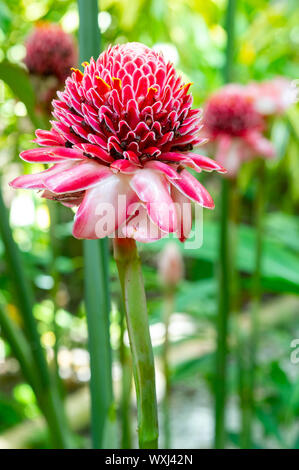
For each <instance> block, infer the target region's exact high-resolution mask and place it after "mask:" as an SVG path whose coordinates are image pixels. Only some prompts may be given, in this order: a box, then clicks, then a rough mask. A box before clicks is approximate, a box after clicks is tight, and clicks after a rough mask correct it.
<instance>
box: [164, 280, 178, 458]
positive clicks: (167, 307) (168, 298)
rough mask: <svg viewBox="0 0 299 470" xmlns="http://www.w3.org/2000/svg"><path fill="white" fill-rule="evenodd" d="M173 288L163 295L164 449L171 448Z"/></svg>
mask: <svg viewBox="0 0 299 470" xmlns="http://www.w3.org/2000/svg"><path fill="white" fill-rule="evenodd" d="M174 297H175V288H173V287H172V286H171V287H169V289H167V291H166V292H165V297H164V326H165V339H164V347H163V368H164V377H165V395H164V401H163V414H164V416H163V418H164V423H163V424H164V449H170V448H171V431H170V409H171V408H170V399H171V381H170V370H169V321H170V317H171V314H172V313H173V311H174Z"/></svg>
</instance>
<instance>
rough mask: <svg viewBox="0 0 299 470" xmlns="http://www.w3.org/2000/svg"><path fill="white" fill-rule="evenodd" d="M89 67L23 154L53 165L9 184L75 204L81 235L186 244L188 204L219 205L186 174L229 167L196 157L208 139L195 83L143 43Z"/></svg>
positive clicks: (74, 78) (113, 50)
mask: <svg viewBox="0 0 299 470" xmlns="http://www.w3.org/2000/svg"><path fill="white" fill-rule="evenodd" d="M84 65H85V69H84V73H82V72H80V71H79V70H74V71H73V73H72V75H71V77H68V78H67V80H66V86H65V89H64V91H63V92H58V93H57V94H58V97H59V99H58V100H54V101H53V106H54V112H53V115H54V117H55V119H56V120H54V121H52V122H51V124H52V128H51V130H50V131H42V130H38V131H36V139H35V141H36V142H37V143H38V144H39V145H40V146H41V148H36V149H32V150H28V151H25V152H22V153H21V158H23V159H24V160H25V161H29V162H42V163H49V164H51V163H52V164H53V166H52V167H51V168H49V169H48V170H46V171H44V172H42V173H39V174H35V175H25V176H21V177H19V178H17V179H16V180H14V181H13V182H12V186H14V187H17V188H18V187H20V188H21V187H22V188H32V189H40V190H43V197H46V198H48V199H55V200H58V201H60V202H62V203H63V204H66V205H70V206H79V208H78V211H77V213H76V217H75V223H74V229H73V234H74V236H75V237H78V238H101V237H103V236H106V235H112V236H114V234H117V236H126V237H133V238H135V239H137V240H140V241H149V240H151V241H152V240H155V239H158V238H161V237H162V236H164V235H165V234H167V233H169V232H176V233H177V234H178V236H179V237H180V239H181V240H183V239H184V238H185V237H186V236H187V234H188V232H189V231H190V229H191V209H190V204H187V203H189V202H190V201H191V200H192V201H195V202H196V203H198V204H200V205H202V206H204V207H208V208H212V207H213V200H212V198H211V196H210V194H209V193H208V192H207V190H206V189H205V188H204V187H203V186H202V185H201V184H200V183H199V181H198V180H197V179H196V178H195V177H194V176H193V175H192V174H190V173H189V172H188V171H187V169H186V168H189V167H190V168H193V169H194V170H195V171H198V172H200V171H201V170H202V169H204V170H208V171H210V170H217V171H220V172H223V171H225V170H224V169H223V168H222V167H221V165H219V164H218V163H216V162H215V161H213V160H211V159H209V158H207V157H203V156H201V155H198V154H195V153H191V150H192V149H193V148H194V147H195V146H197V145H199V144H200V143H201V142H202V139H201V138H199V136H198V131H199V128H200V110H198V109H191V104H192V96H191V95H190V94H188V90H189V86H190V84H184V83H183V82H182V79H181V78H180V77H179V76H178V75H177V74H176V72H175V69H174V67H173V65H172V64H170V63H166V62H165V60H164V58H163V56H162V55H160V54H159V53H157V52H154V51H153V50H151V49H149V48H147V47H146V46H144V45H142V44H139V43H128V44H124V45H121V46H119V45H117V46H114V47H110V48H109V49H108V50H107V51H105V52H103V53H102V54H101V55H100V56H99V58H98V59H97V60H96V61H95V60H94V59H93V58H92V59H91V61H90V63H85V64H84ZM184 205H185V206H186V208H185V210H184V211H183V212H184V213H182V211H180V210H179V209H180V208H182V207H183V206H184ZM109 208H113V211H111V210H109ZM149 231H151V236H150V235H149ZM153 232H154V235H152V233H153Z"/></svg>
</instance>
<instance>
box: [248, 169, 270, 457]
mask: <svg viewBox="0 0 299 470" xmlns="http://www.w3.org/2000/svg"><path fill="white" fill-rule="evenodd" d="M264 212H265V162H264V161H263V160H262V161H261V162H260V166H259V170H258V176H257V191H256V197H255V227H256V244H255V270H254V273H253V279H252V306H251V312H250V313H251V314H250V333H249V339H248V342H249V344H248V370H247V375H248V376H247V380H246V384H245V385H246V403H245V405H246V406H245V409H244V417H243V433H242V443H243V447H244V448H246V449H251V448H252V447H253V439H252V426H253V417H254V410H255V381H256V360H257V349H258V342H259V311H260V302H261V268H262V254H263V229H264V224H263V222H264Z"/></svg>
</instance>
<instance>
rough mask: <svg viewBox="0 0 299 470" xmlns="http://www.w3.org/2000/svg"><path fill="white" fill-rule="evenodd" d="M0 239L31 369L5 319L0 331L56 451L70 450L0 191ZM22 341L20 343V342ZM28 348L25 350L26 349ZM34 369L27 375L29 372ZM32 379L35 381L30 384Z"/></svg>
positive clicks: (24, 276)
mask: <svg viewBox="0 0 299 470" xmlns="http://www.w3.org/2000/svg"><path fill="white" fill-rule="evenodd" d="M0 214H1V217H0V235H1V237H2V240H3V243H4V246H5V255H6V259H7V267H8V269H9V271H10V275H11V279H12V280H13V285H14V288H15V294H16V299H17V304H18V306H19V309H20V312H21V314H22V319H23V322H24V327H25V331H26V336H27V338H28V344H29V346H28V348H29V349H30V350H31V354H32V356H31V359H30V366H29V364H28V361H29V360H25V359H26V357H27V358H28V355H27V356H26V355H24V356H22V355H20V352H21V351H22V350H23V344H24V341H23V340H22V336H21V335H20V334H15V335H13V333H14V332H15V330H14V329H13V328H12V325H13V324H12V323H11V322H10V323H9V320H7V321H6V324H4V320H5V315H4V314H3V315H1V320H2V321H3V323H2V325H3V328H4V329H5V330H6V333H8V334H9V336H10V339H11V340H12V341H13V348H14V351H15V352H16V357H17V359H18V360H19V361H20V364H21V366H22V367H23V372H24V375H25V376H26V377H28V380H30V385H31V386H32V387H33V389H34V391H35V392H36V394H37V399H38V400H39V403H40V404H41V409H42V411H43V412H44V414H45V417H46V419H47V422H48V424H49V429H50V433H51V436H52V441H53V444H54V445H55V447H59V448H60V447H61V448H69V447H71V446H72V438H71V435H70V432H69V429H68V425H67V422H66V417H65V414H64V410H63V405H62V402H61V400H60V397H59V393H58V390H57V388H56V386H55V384H54V383H53V381H52V378H51V374H50V371H49V367H48V364H47V361H46V358H45V354H44V351H43V349H42V346H41V342H40V337H39V333H38V330H37V324H36V320H35V318H34V315H33V311H32V308H33V295H32V292H31V289H30V286H29V284H28V282H27V279H26V275H25V272H24V270H23V263H22V260H21V257H20V253H19V250H18V247H17V245H16V243H15V242H14V240H13V237H12V233H11V229H10V226H9V219H8V212H7V209H6V207H5V205H4V202H3V198H2V193H1V191H0ZM20 341H21V342H20ZM28 348H27V349H28ZM31 368H32V369H35V370H36V372H35V370H32V371H31V372H30V370H29V369H31ZM33 377H34V381H33Z"/></svg>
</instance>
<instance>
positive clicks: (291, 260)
mask: <svg viewBox="0 0 299 470" xmlns="http://www.w3.org/2000/svg"><path fill="white" fill-rule="evenodd" d="M218 231H219V225H218V223H217V222H211V221H207V222H204V227H203V245H202V247H201V248H199V249H192V250H186V249H184V245H183V244H182V243H180V242H179V241H177V243H178V245H179V247H180V249H181V250H182V252H183V254H184V256H185V257H190V258H194V259H199V260H206V261H209V262H211V263H215V262H216V261H217V259H218V253H219V249H218V240H219V236H218ZM238 237H239V245H238V251H237V266H238V269H239V271H242V272H244V273H246V274H252V273H253V271H254V253H255V230H254V229H253V228H252V227H249V226H247V225H240V226H239V233H238ZM167 241H168V240H167V239H163V240H159V241H158V242H156V243H151V244H148V245H143V246H142V244H140V245H139V246H140V251H152V252H158V251H160V250H161V249H162V248H163V246H164V245H165V243H167ZM262 285H263V287H264V288H267V289H268V290H269V291H272V292H290V293H296V294H298V293H299V257H298V255H297V254H294V252H293V250H290V249H289V248H288V247H287V246H285V244H284V243H282V242H281V241H278V240H275V239H274V237H272V236H270V235H269V234H266V235H265V236H264V240H263V263H262Z"/></svg>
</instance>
